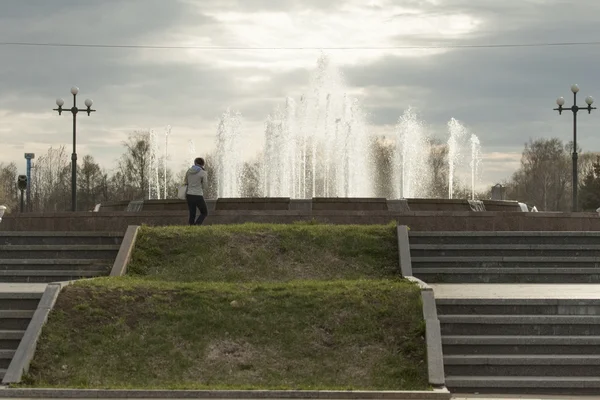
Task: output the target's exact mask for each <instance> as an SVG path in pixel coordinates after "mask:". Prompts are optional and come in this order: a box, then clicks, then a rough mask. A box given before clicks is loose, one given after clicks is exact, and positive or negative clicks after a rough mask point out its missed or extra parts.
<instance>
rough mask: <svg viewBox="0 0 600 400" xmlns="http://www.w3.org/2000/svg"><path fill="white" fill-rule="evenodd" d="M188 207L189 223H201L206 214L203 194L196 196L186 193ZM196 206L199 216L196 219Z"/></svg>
mask: <svg viewBox="0 0 600 400" xmlns="http://www.w3.org/2000/svg"><path fill="white" fill-rule="evenodd" d="M186 197H187V203H188V208H189V209H190V219H189V224H190V225H202V223H203V222H204V219H205V218H206V217H207V216H208V208H207V207H206V202H205V201H204V196H196V195H193V194H188V195H186ZM196 208H198V209H199V210H200V216H199V217H198V219H196Z"/></svg>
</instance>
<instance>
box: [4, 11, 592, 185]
mask: <svg viewBox="0 0 600 400" xmlns="http://www.w3.org/2000/svg"><path fill="white" fill-rule="evenodd" d="M598 15H600V2H598V1H595V0H580V1H578V2H571V1H568V0H565V1H543V0H504V1H502V2H500V1H496V0H475V1H468V0H447V1H443V0H429V1H427V0H405V1H388V0H372V1H368V0H338V1H329V2H327V1H320V0H304V1H294V0H218V1H208V0H169V1H165V0H108V1H107V0H102V1H95V2H92V1H82V0H52V1H49V0H0V41H2V42H40V43H48V42H53V43H74V44H116V45H159V46H225V47H238V48H239V47H279V48H280V47H310V48H314V50H189V49H172V50H157V49H132V48H127V49H114V48H81V47H68V48H65V47H27V46H24V47H19V46H9V45H0V142H1V145H0V161H1V162H11V161H15V162H17V163H18V165H19V167H20V168H21V170H24V165H25V161H24V159H23V153H24V152H35V153H37V154H42V153H44V152H45V151H46V150H47V148H48V147H50V146H60V145H67V147H68V149H69V151H70V141H71V133H70V132H71V131H70V129H71V125H70V121H69V119H68V118H69V116H64V115H63V116H62V117H59V116H58V115H56V113H55V112H53V111H52V108H54V101H55V98H56V97H63V98H65V100H66V103H67V105H69V106H70V104H71V101H72V100H71V98H70V97H69V89H70V87H71V86H72V85H77V86H79V87H80V90H81V92H80V96H79V97H80V102H83V100H84V99H85V98H86V97H91V98H93V99H94V101H95V104H94V106H95V108H97V110H98V112H97V113H96V114H94V115H92V116H91V117H87V116H84V115H82V116H81V117H80V118H79V125H78V126H79V132H80V135H79V139H78V153H79V154H81V155H83V154H91V155H93V156H94V157H95V158H96V159H97V161H99V162H100V163H101V164H102V165H103V166H105V167H107V168H110V167H112V165H113V163H114V161H115V160H116V159H117V158H118V157H119V156H120V154H121V153H122V146H121V143H122V142H123V141H124V140H125V139H126V138H127V134H128V133H130V132H132V131H133V130H136V129H154V130H155V131H156V132H158V133H159V134H161V133H163V132H164V129H165V127H166V126H167V125H171V126H172V129H173V130H172V134H171V137H170V161H169V162H170V165H171V166H172V167H174V168H179V167H180V166H181V165H182V164H183V163H185V162H187V160H188V158H189V144H188V142H189V140H193V141H194V143H195V148H196V151H197V153H198V154H206V153H207V152H209V151H211V150H212V149H213V148H214V146H215V143H214V140H215V131H216V125H217V120H218V117H219V115H220V114H221V113H222V112H224V111H225V109H226V108H227V107H231V108H233V109H237V110H240V111H241V112H242V113H243V115H244V119H245V124H244V127H245V135H246V137H247V139H248V140H249V143H251V146H249V147H248V155H253V154H255V152H256V151H257V150H258V149H260V148H261V147H262V140H263V132H262V130H263V123H264V120H265V118H266V116H267V114H268V113H269V112H271V111H272V110H273V109H274V107H275V106H276V105H277V104H280V103H282V102H283V101H284V100H285V96H293V97H296V98H298V97H299V96H300V95H301V94H302V92H303V90H305V89H306V88H307V85H308V83H309V79H310V73H311V71H312V70H313V69H314V67H315V64H316V60H317V58H318V57H319V55H320V50H319V49H320V48H323V47H362V48H369V47H386V46H387V47H394V46H440V45H482V44H506V43H516V44H523V43H542V42H548V43H550V42H581V41H600V25H599V24H598V22H597V18H598V17H597V16H598ZM599 47H600V46H570V47H561V46H548V47H522V48H491V49H490V48H487V49H486V48H469V49H465V48H462V49H456V48H450V49H448V48H444V49H426V50H423V49H396V50H365V49H363V50H343V51H342V50H331V51H327V53H328V54H329V55H330V56H331V58H332V60H333V62H334V63H336V64H337V65H338V66H339V67H340V69H341V70H342V71H343V73H344V76H345V78H346V80H347V83H348V85H349V91H350V92H352V93H353V94H356V95H357V96H358V97H359V99H360V100H361V102H362V104H363V105H364V109H365V111H366V112H367V113H368V116H369V121H370V123H371V129H372V131H373V132H375V133H378V134H386V135H391V134H392V133H393V126H394V124H395V122H396V121H397V119H398V117H399V116H400V115H401V114H402V113H403V112H404V110H405V109H406V108H407V107H409V106H413V107H416V108H417V110H418V111H419V113H420V115H421V116H422V117H423V119H424V120H425V121H426V124H427V126H428V127H429V129H430V131H431V134H432V135H433V136H435V137H438V138H440V139H443V140H445V139H446V137H447V136H446V135H447V133H446V130H445V125H446V123H447V122H448V120H449V119H450V118H451V117H455V118H457V119H459V120H461V121H462V122H463V123H464V124H466V125H467V126H468V128H469V129H470V130H471V131H472V132H474V133H476V134H477V135H478V136H479V137H480V140H481V143H482V146H483V152H484V162H483V177H482V185H484V186H489V185H491V184H494V183H496V182H498V181H500V180H502V179H505V178H508V177H509V176H510V175H511V173H512V172H513V171H514V170H515V169H516V168H517V166H518V162H519V159H520V152H521V150H522V148H523V144H524V143H525V142H526V141H527V140H528V139H529V138H536V137H560V138H562V139H563V140H564V141H565V142H566V141H568V140H570V139H571V136H572V131H571V126H572V121H571V115H570V113H569V114H563V116H559V115H558V114H557V113H556V112H555V111H553V110H552V108H553V107H554V101H555V99H556V97H558V96H565V97H566V98H567V102H568V103H567V104H568V105H570V104H571V101H572V100H571V97H570V92H569V88H570V86H571V84H572V83H578V84H579V85H580V87H581V94H582V95H583V96H582V97H581V103H583V97H585V96H587V95H588V94H591V95H594V94H596V95H597V96H600V79H599V74H598V70H599V65H600V53H599V51H598V50H599ZM599 98H600V97H599ZM599 128H600V112H596V114H594V113H592V115H587V114H585V115H583V114H582V115H581V117H580V130H579V138H578V140H579V143H580V145H581V146H582V147H583V149H584V150H586V151H600V135H597V132H599Z"/></svg>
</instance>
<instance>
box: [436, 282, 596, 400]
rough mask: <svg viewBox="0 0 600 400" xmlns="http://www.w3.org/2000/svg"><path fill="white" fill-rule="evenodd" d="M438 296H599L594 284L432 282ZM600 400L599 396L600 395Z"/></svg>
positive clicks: (592, 297)
mask: <svg viewBox="0 0 600 400" xmlns="http://www.w3.org/2000/svg"><path fill="white" fill-rule="evenodd" d="M429 286H431V287H432V288H433V292H434V294H435V297H436V299H472V298H476V299H600V285H594V284H589V285H588V284H581V283H580V284H553V285H546V284H539V283H538V284H535V283H533V284H518V283H506V284H494V283H476V284H469V283H461V284H442V283H440V284H436V283H432V284H429ZM599 399H600V397H599Z"/></svg>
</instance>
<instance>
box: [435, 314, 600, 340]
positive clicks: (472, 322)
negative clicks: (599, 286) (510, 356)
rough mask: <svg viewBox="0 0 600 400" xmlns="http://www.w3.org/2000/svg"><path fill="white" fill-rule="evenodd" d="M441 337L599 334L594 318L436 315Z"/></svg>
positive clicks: (599, 323)
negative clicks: (439, 324)
mask: <svg viewBox="0 0 600 400" xmlns="http://www.w3.org/2000/svg"><path fill="white" fill-rule="evenodd" d="M438 318H439V320H440V323H441V331H442V335H444V336H455V335H493V336H497V335H527V336H530V335H540V336H549V335H567V336H581V335H594V336H596V335H600V316H598V315H460V314H457V315H440V316H438Z"/></svg>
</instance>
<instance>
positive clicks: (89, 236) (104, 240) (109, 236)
mask: <svg viewBox="0 0 600 400" xmlns="http://www.w3.org/2000/svg"><path fill="white" fill-rule="evenodd" d="M123 236H124V232H77V231H70V232H12V231H9V232H0V245H86V244H87V245H93V244H96V245H101V244H121V241H122V240H123Z"/></svg>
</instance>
